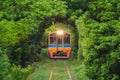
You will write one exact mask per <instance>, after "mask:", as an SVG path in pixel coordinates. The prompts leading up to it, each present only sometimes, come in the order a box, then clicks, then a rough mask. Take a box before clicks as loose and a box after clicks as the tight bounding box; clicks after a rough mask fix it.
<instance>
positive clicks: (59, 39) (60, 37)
mask: <svg viewBox="0 0 120 80" xmlns="http://www.w3.org/2000/svg"><path fill="white" fill-rule="evenodd" d="M57 38H58V44H62V36H58V37H57Z"/></svg>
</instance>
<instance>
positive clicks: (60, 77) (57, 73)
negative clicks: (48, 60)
mask: <svg viewBox="0 0 120 80" xmlns="http://www.w3.org/2000/svg"><path fill="white" fill-rule="evenodd" d="M49 80H73V78H72V76H71V73H70V69H69V67H68V65H67V62H66V61H65V60H59V61H56V60H54V61H53V62H52V68H51V72H50V76H49Z"/></svg>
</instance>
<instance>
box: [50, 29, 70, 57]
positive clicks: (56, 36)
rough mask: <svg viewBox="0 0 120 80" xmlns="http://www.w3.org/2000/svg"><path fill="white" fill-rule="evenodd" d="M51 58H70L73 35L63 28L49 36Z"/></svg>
mask: <svg viewBox="0 0 120 80" xmlns="http://www.w3.org/2000/svg"><path fill="white" fill-rule="evenodd" d="M48 49H49V56H50V58H70V52H71V36H70V33H67V32H63V31H62V30H60V31H56V32H52V33H50V34H49V36H48Z"/></svg>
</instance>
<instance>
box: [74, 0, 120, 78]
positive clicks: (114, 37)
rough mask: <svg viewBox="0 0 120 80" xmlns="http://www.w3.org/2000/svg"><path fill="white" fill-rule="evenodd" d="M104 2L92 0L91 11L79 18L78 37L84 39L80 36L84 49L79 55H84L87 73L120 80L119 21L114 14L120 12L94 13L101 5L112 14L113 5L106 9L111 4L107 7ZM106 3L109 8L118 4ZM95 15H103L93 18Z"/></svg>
mask: <svg viewBox="0 0 120 80" xmlns="http://www.w3.org/2000/svg"><path fill="white" fill-rule="evenodd" d="M101 3H104V2H99V1H98V2H95V3H94V1H93V2H91V3H90V4H89V6H90V11H86V12H85V14H83V15H82V16H81V17H80V18H79V19H78V20H77V21H76V25H77V29H78V31H79V38H81V39H79V48H81V49H80V50H81V52H82V53H80V54H82V55H83V56H84V62H85V65H86V69H87V75H88V76H89V77H90V78H91V79H95V80H111V79H112V80H118V79H119V78H120V74H119V72H120V69H119V68H118V67H119V66H120V62H119V61H120V60H119V56H120V53H119V51H120V45H119V43H120V34H119V33H120V20H119V19H118V18H116V17H115V16H116V15H119V14H117V13H118V12H119V11H118V12H114V14H116V15H111V16H109V15H105V14H104V13H103V14H102V13H99V12H97V11H95V12H94V10H96V8H100V10H101V12H102V11H106V13H107V12H112V13H113V9H112V8H106V7H108V6H106V7H105V6H103V5H101ZM95 4H98V5H99V6H98V5H95ZM105 4H106V5H109V7H110V5H113V4H117V3H116V2H110V1H109V2H106V3H105ZM93 5H94V7H93ZM100 5H101V6H100ZM91 7H92V10H93V11H92V10H91ZM94 8H95V9H94ZM91 13H92V14H91ZM93 15H94V16H98V15H99V16H100V17H93ZM103 15H104V16H103ZM110 17H111V18H110Z"/></svg>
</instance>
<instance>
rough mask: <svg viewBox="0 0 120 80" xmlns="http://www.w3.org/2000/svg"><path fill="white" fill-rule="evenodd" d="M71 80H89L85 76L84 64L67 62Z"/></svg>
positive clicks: (76, 61) (73, 61)
mask: <svg viewBox="0 0 120 80" xmlns="http://www.w3.org/2000/svg"><path fill="white" fill-rule="evenodd" d="M68 65H69V68H70V71H71V75H72V77H73V80H90V79H89V78H88V77H87V76H86V70H85V66H84V63H83V62H82V61H79V60H70V61H69V62H68Z"/></svg>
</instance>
